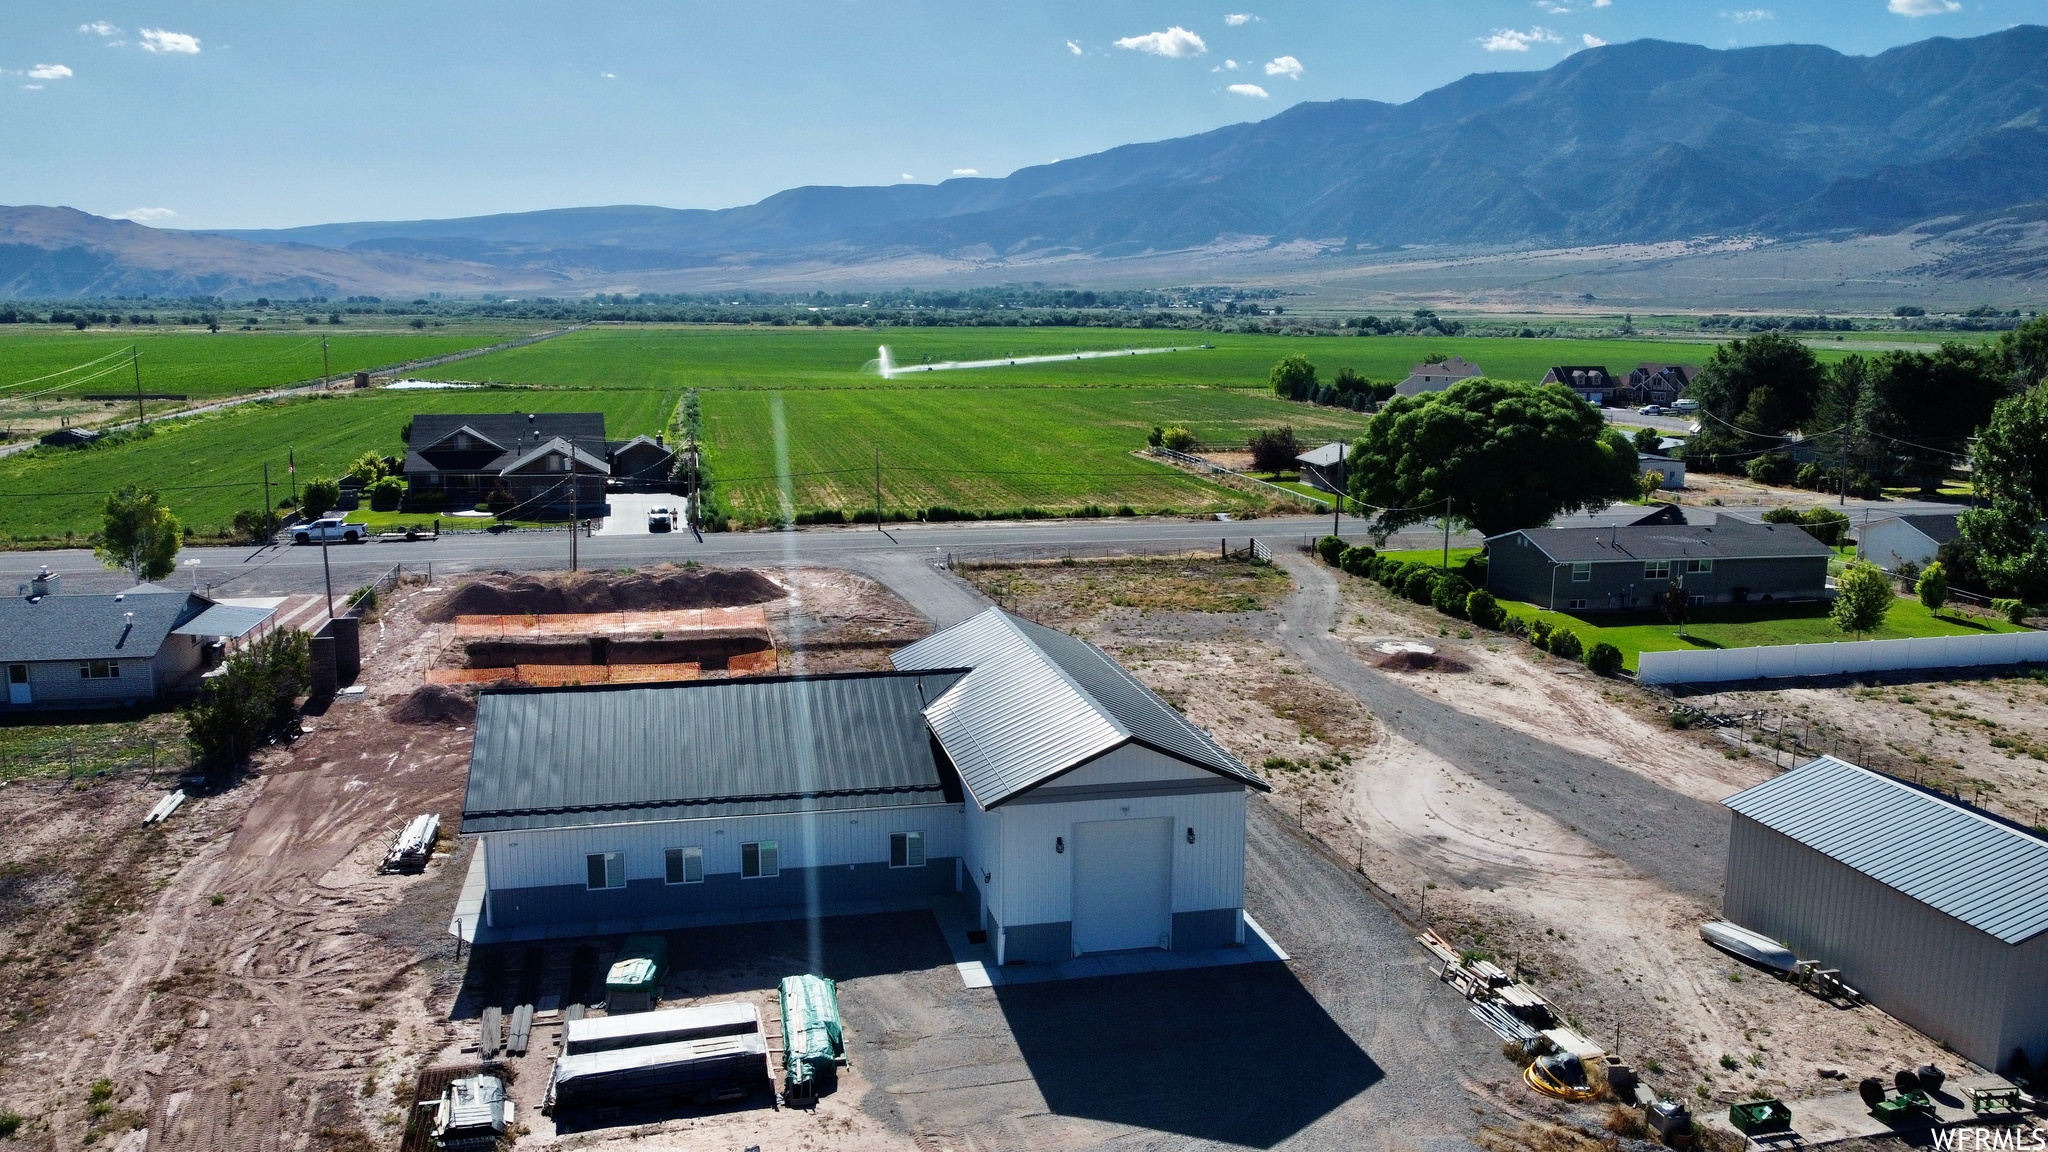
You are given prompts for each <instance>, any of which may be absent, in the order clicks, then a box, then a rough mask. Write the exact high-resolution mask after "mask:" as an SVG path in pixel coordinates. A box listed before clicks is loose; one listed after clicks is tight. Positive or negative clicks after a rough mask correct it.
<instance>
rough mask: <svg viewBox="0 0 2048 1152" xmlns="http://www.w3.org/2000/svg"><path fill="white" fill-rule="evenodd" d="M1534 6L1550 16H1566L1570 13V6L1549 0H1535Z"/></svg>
mask: <svg viewBox="0 0 2048 1152" xmlns="http://www.w3.org/2000/svg"><path fill="white" fill-rule="evenodd" d="M1536 6H1537V7H1538V8H1541V9H1543V10H1544V11H1545V12H1548V13H1550V14H1551V15H1552V16H1567V15H1570V14H1571V9H1570V8H1568V7H1566V6H1565V5H1563V4H1556V3H1552V2H1551V0H1536Z"/></svg>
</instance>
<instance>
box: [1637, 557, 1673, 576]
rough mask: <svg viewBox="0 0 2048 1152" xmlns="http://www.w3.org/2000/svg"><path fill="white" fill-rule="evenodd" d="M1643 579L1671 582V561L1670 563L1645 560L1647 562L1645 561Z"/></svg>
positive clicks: (1667, 561)
mask: <svg viewBox="0 0 2048 1152" xmlns="http://www.w3.org/2000/svg"><path fill="white" fill-rule="evenodd" d="M1643 579H1645V580H1669V579H1671V561H1669V560H1645V561H1643Z"/></svg>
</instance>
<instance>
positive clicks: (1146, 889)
mask: <svg viewBox="0 0 2048 1152" xmlns="http://www.w3.org/2000/svg"><path fill="white" fill-rule="evenodd" d="M1171 947H1173V821H1172V820H1171V819H1170V818H1168V817H1164V816H1162V817H1160V818H1158V819H1156V820H1097V821H1092V822H1090V823H1087V824H1076V825H1074V954H1075V955H1076V956H1078V955H1080V954H1081V953H1083V952H1116V951H1120V950H1122V949H1126V948H1171Z"/></svg>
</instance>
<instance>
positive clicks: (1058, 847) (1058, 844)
mask: <svg viewBox="0 0 2048 1152" xmlns="http://www.w3.org/2000/svg"><path fill="white" fill-rule="evenodd" d="M1052 850H1053V851H1054V852H1058V853H1062V854H1064V853H1065V852H1066V850H1067V838H1066V837H1065V836H1055V837H1053V838H1052Z"/></svg>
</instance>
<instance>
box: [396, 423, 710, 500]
mask: <svg viewBox="0 0 2048 1152" xmlns="http://www.w3.org/2000/svg"><path fill="white" fill-rule="evenodd" d="M407 443H408V449H409V450H408V451H407V452H406V454H405V482H406V496H405V502H406V509H407V510H408V511H428V510H438V509H443V508H445V509H448V510H449V511H462V510H464V509H467V508H470V507H473V506H475V505H477V504H482V503H487V502H489V501H490V499H491V494H492V493H493V492H498V491H501V490H502V492H503V493H504V494H506V495H509V497H510V500H511V502H512V503H513V505H514V506H515V507H516V508H517V509H518V511H517V513H516V515H517V517H518V518H519V519H525V520H536V519H546V518H549V517H555V516H567V515H569V514H570V512H571V510H572V508H573V509H574V510H576V511H580V512H583V513H586V514H589V515H603V514H604V511H603V510H604V502H605V488H606V487H607V484H608V483H609V482H610V481H613V480H620V481H625V482H636V483H635V486H637V487H648V486H654V487H659V486H660V485H661V484H664V483H665V482H666V481H667V479H668V473H669V466H670V464H671V463H672V462H673V461H674V459H675V453H674V452H673V451H672V450H671V449H670V448H669V447H668V446H667V445H666V444H664V443H662V441H661V438H660V437H659V436H657V437H654V438H652V439H650V438H648V437H646V436H635V437H634V438H633V439H631V440H622V441H611V440H606V439H605V431H604V413H602V412H530V413H527V412H492V413H453V414H435V413H422V414H420V415H417V416H414V417H413V418H412V425H411V432H410V438H409V440H408V441H407ZM572 486H573V487H572ZM501 499H503V497H502V496H501Z"/></svg>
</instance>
